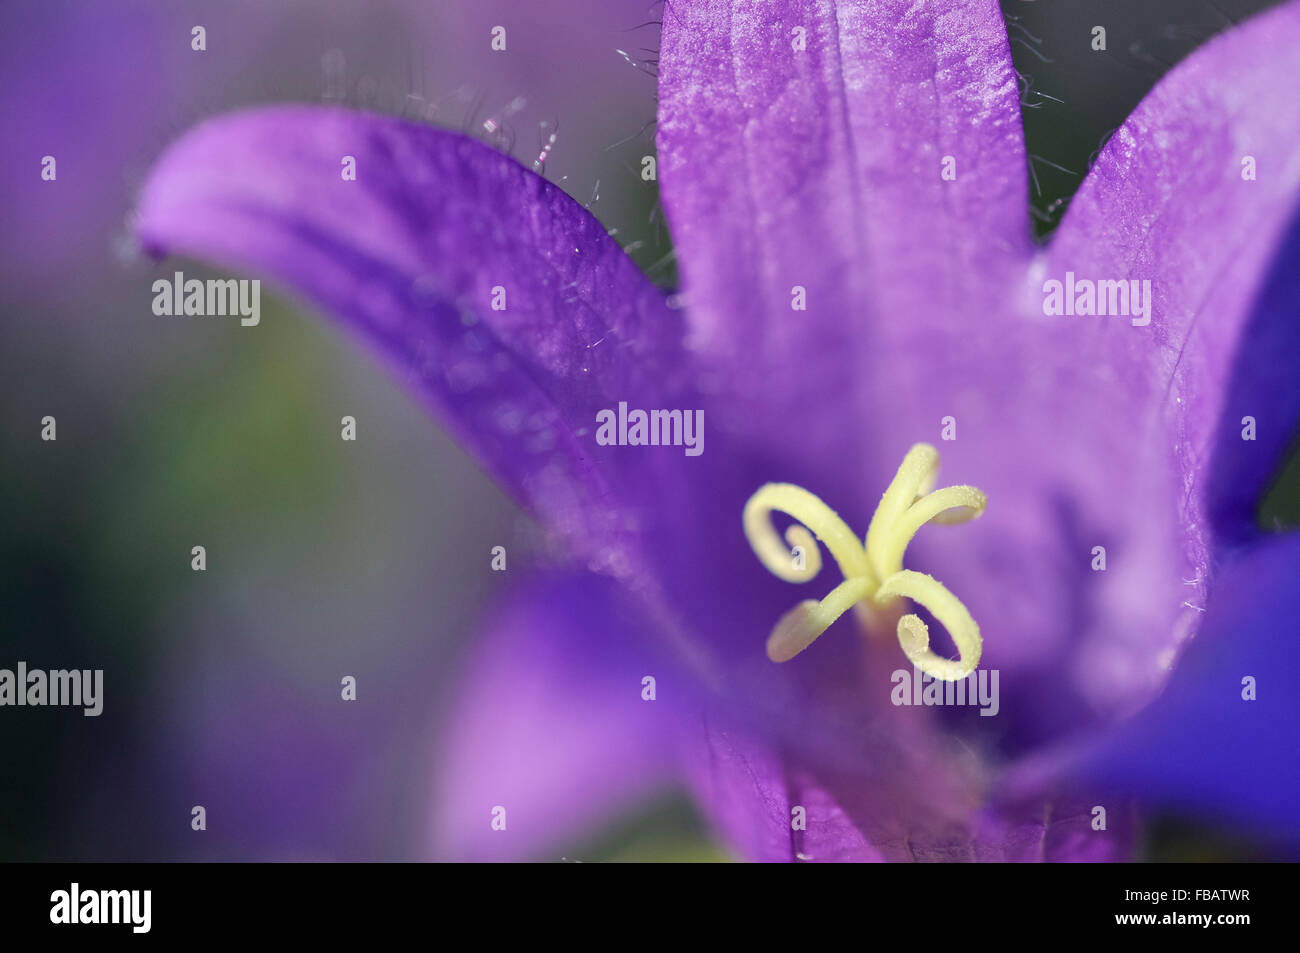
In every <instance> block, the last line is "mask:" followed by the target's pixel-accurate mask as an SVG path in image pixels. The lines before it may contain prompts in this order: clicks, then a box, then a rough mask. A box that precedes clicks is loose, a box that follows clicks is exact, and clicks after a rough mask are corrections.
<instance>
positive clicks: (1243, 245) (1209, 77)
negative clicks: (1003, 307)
mask: <svg viewBox="0 0 1300 953" xmlns="http://www.w3.org/2000/svg"><path fill="white" fill-rule="evenodd" d="M1297 43H1300V5H1297V4H1287V5H1285V6H1283V7H1280V8H1278V9H1276V10H1273V11H1271V12H1269V13H1266V14H1263V15H1261V16H1259V17H1257V18H1255V19H1252V20H1250V21H1248V22H1247V23H1245V24H1244V25H1242V26H1240V27H1237V28H1235V29H1233V30H1231V31H1229V32H1227V33H1225V34H1223V35H1222V36H1220V37H1218V38H1216V39H1214V40H1213V41H1211V42H1210V43H1208V44H1207V45H1206V46H1205V47H1203V48H1201V49H1200V50H1198V51H1197V52H1196V53H1194V54H1193V55H1192V56H1190V57H1189V58H1188V59H1187V60H1185V61H1184V62H1182V63H1180V64H1179V65H1178V66H1177V67H1176V68H1175V69H1174V70H1173V71H1172V72H1170V73H1169V74H1168V75H1167V76H1166V77H1165V78H1164V79H1163V80H1162V81H1161V82H1160V83H1159V84H1157V86H1156V87H1155V89H1154V90H1153V91H1152V92H1151V94H1150V95H1149V96H1147V98H1146V99H1144V100H1143V101H1142V103H1141V104H1140V105H1139V106H1138V107H1137V109H1136V110H1135V111H1134V113H1133V115H1132V116H1131V117H1130V118H1129V120H1128V121H1127V122H1126V123H1125V124H1124V125H1123V126H1122V127H1120V129H1119V130H1118V131H1117V132H1116V133H1115V134H1114V135H1113V136H1112V137H1111V139H1110V142H1109V143H1108V144H1107V146H1106V148H1105V149H1104V150H1103V151H1102V153H1101V155H1100V157H1099V159H1098V161H1097V163H1096V165H1095V166H1094V168H1093V170H1092V172H1091V174H1090V175H1089V176H1088V179H1087V181H1085V182H1084V184H1083V186H1082V188H1080V190H1079V193H1078V195H1077V196H1076V197H1075V199H1074V201H1073V202H1072V203H1071V206H1070V210H1069V213H1068V214H1067V215H1066V217H1065V220H1064V222H1063V223H1062V225H1061V227H1060V229H1059V231H1058V232H1057V234H1056V238H1055V240H1054V243H1053V245H1052V248H1051V252H1050V255H1049V256H1048V258H1047V260H1046V263H1045V265H1046V272H1047V273H1048V275H1047V276H1048V277H1051V276H1058V277H1059V275H1060V274H1062V273H1064V272H1065V271H1066V270H1073V271H1074V272H1076V273H1077V274H1079V275H1080V276H1095V277H1106V278H1115V279H1119V278H1139V279H1142V278H1149V279H1152V284H1153V293H1154V308H1153V312H1152V315H1151V325H1150V327H1149V328H1146V329H1142V333H1138V332H1137V329H1130V328H1128V327H1115V328H1113V329H1111V327H1110V325H1105V327H1106V328H1107V329H1108V330H1107V331H1106V333H1103V332H1102V330H1101V329H1100V328H1098V330H1097V332H1096V334H1097V338H1098V340H1097V341H1095V342H1093V345H1092V347H1091V348H1090V350H1089V353H1090V354H1092V355H1095V359H1096V360H1097V361H1098V362H1101V363H1104V364H1105V365H1106V366H1108V367H1110V368H1112V369H1113V370H1112V373H1113V374H1114V376H1115V378H1116V380H1117V382H1122V386H1123V387H1124V388H1125V390H1126V391H1127V392H1128V393H1129V394H1130V395H1131V397H1132V399H1133V400H1134V401H1141V402H1158V403H1160V404H1162V405H1163V409H1164V417H1165V420H1164V436H1163V438H1162V442H1164V443H1166V444H1167V445H1168V446H1169V447H1171V448H1172V453H1173V457H1174V465H1175V467H1176V469H1177V472H1178V476H1179V484H1180V491H1181V496H1182V498H1183V499H1184V501H1185V502H1184V503H1183V507H1182V513H1181V522H1182V524H1183V525H1184V527H1185V531H1186V542H1185V548H1186V550H1187V554H1188V557H1189V559H1190V560H1191V561H1192V562H1193V563H1194V565H1195V566H1196V567H1197V568H1198V569H1204V568H1205V567H1207V566H1208V564H1209V562H1210V561H1211V555H1210V552H1211V549H1212V546H1213V542H1214V540H1213V534H1214V533H1215V532H1216V531H1218V532H1221V533H1224V534H1226V535H1227V536H1228V537H1229V538H1230V539H1231V538H1236V539H1240V538H1242V537H1243V536H1248V535H1250V534H1251V533H1252V531H1253V529H1254V528H1253V523H1254V512H1255V505H1256V503H1257V502H1258V500H1259V497H1260V496H1261V494H1262V493H1263V491H1264V489H1265V488H1266V486H1267V483H1268V481H1269V480H1270V479H1271V478H1272V477H1273V476H1274V475H1275V474H1276V472H1277V469H1278V467H1279V466H1280V464H1281V462H1282V459H1283V457H1284V454H1285V450H1286V447H1287V443H1288V441H1289V440H1290V439H1291V437H1292V436H1293V434H1294V431H1295V425H1296V420H1297V410H1298V409H1300V392H1297V389H1296V388H1295V387H1294V380H1295V377H1296V374H1297V372H1298V371H1300V332H1298V331H1297V330H1296V322H1295V321H1294V316H1293V310H1294V300H1295V299H1294V291H1289V292H1288V291H1287V290H1286V289H1285V288H1284V287H1283V288H1279V287H1278V286H1277V282H1274V285H1273V287H1271V288H1269V287H1268V285H1267V279H1268V275H1269V270H1270V268H1271V266H1273V264H1274V262H1275V261H1278V257H1277V256H1278V252H1279V251H1283V252H1284V254H1285V261H1284V262H1283V261H1279V266H1280V267H1287V268H1289V267H1293V264H1294V259H1295V249H1296V244H1295V242H1294V241H1293V242H1290V243H1284V239H1285V237H1286V235H1287V233H1288V226H1289V225H1290V223H1291V221H1292V217H1293V215H1294V213H1295V211H1296V209H1297V201H1298V199H1300V166H1297V161H1296V158H1297V154H1300V153H1298V150H1300V102H1297V100H1296V97H1294V96H1279V95H1278V90H1279V89H1285V88H1289V87H1290V86H1291V85H1292V80H1293V76H1292V73H1293V71H1294V56H1293V51H1294V49H1295V48H1296V44H1297ZM1249 166H1253V168H1254V172H1255V176H1256V177H1255V178H1254V179H1253V180H1252V179H1248V178H1246V173H1247V171H1248V167H1249ZM1288 296H1289V297H1288ZM1288 301H1290V302H1291V304H1290V305H1289V308H1290V310H1287V308H1288V304H1287V302H1288ZM1252 317H1254V318H1255V321H1254V322H1253V323H1252V320H1251V319H1252ZM1084 320H1086V319H1084ZM1283 324H1285V325H1287V327H1285V328H1283V327H1281V326H1280V325H1283ZM1247 329H1250V330H1249V331H1248V330H1247ZM1247 415H1249V416H1253V417H1255V418H1256V420H1257V427H1258V432H1259V439H1258V440H1257V441H1255V442H1249V441H1244V440H1242V439H1241V431H1242V422H1241V418H1242V417H1243V416H1247ZM1214 524H1217V526H1215V525H1214Z"/></svg>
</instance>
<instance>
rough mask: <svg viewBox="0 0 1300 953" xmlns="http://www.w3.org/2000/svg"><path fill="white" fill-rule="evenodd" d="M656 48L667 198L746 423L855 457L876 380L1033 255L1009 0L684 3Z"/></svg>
mask: <svg viewBox="0 0 1300 953" xmlns="http://www.w3.org/2000/svg"><path fill="white" fill-rule="evenodd" d="M796 30H802V31H804V34H803V35H804V38H805V40H806V49H805V50H802V51H796V50H795V49H793V48H792V46H794V45H797V43H798V41H799V34H798V33H796V32H795V31H796ZM660 70H661V78H660V87H659V94H660V95H659V100H660V115H659V149H660V156H661V159H660V161H661V169H662V173H663V186H662V187H663V198H664V206H665V210H666V212H667V217H668V221H669V224H670V225H671V226H672V231H673V238H674V241H675V243H676V247H677V251H678V257H679V260H680V267H681V274H682V279H683V285H684V292H685V296H686V300H687V304H688V309H689V312H690V318H691V324H692V334H693V344H694V345H695V346H696V347H697V348H698V349H699V350H700V351H701V352H702V354H703V356H704V358H705V359H706V363H707V364H708V366H709V367H710V368H711V369H712V370H713V371H714V373H715V374H716V380H715V381H714V386H715V387H716V388H717V389H718V390H719V391H721V392H722V393H723V394H724V395H726V396H727V397H729V398H730V399H731V400H732V401H734V403H733V404H732V405H731V406H732V407H733V408H738V413H737V415H736V418H735V419H733V420H732V421H731V424H732V425H733V426H736V427H745V428H746V429H747V431H748V432H751V433H754V434H755V435H756V436H758V437H762V438H766V439H767V440H768V442H769V443H770V444H773V445H777V446H780V447H782V448H783V449H785V450H787V451H794V450H798V449H802V450H804V451H805V452H809V451H816V452H819V453H823V454H825V455H826V456H827V457H831V456H832V455H833V456H834V457H835V458H836V459H839V460H841V461H843V462H844V463H845V464H846V465H847V466H853V465H854V464H855V463H856V460H855V454H854V452H853V451H854V449H860V448H861V445H862V441H864V440H866V439H868V438H869V436H870V434H871V433H873V432H878V429H879V428H878V427H877V426H875V421H873V420H872V419H871V418H872V417H873V416H875V413H874V412H875V411H879V410H882V409H883V407H881V406H880V405H870V404H868V403H867V402H865V401H863V402H860V403H858V402H856V401H854V400H853V396H854V395H858V394H862V393H863V392H862V390H861V389H860V384H861V383H862V382H863V381H864V380H866V379H872V378H875V377H876V376H877V375H881V374H884V375H886V376H887V377H888V378H889V379H894V378H895V377H896V376H897V370H892V371H891V369H890V365H891V362H892V361H893V358H894V357H895V356H896V355H897V353H899V352H901V351H904V350H907V351H910V350H913V349H918V350H924V349H925V348H927V347H929V346H931V345H932V344H933V343H934V342H935V339H936V335H940V336H942V335H943V334H944V333H946V330H947V329H946V326H945V325H946V324H947V319H946V316H945V307H946V306H948V305H951V304H954V303H958V302H961V301H962V300H963V299H964V298H965V296H966V295H967V294H968V292H969V291H970V289H971V287H972V285H975V284H979V285H981V287H982V286H983V285H984V284H985V283H987V284H988V285H993V284H996V283H997V282H998V281H999V279H1000V278H1004V277H1005V276H1006V275H1007V274H1008V271H1009V269H1011V268H1013V267H1014V265H1015V264H1016V263H1017V262H1022V261H1024V260H1025V259H1027V257H1028V255H1029V250H1030V244H1029V229H1028V218H1027V211H1026V204H1025V196H1026V190H1027V185H1026V175H1025V154H1024V147H1023V143H1022V137H1021V126H1020V103H1019V96H1018V93H1017V84H1016V74H1015V71H1014V68H1013V66H1012V62H1011V56H1010V52H1009V47H1008V42H1007V35H1006V30H1005V28H1004V26H1003V21H1002V17H1001V14H1000V12H999V10H998V5H997V3H996V2H994V0H973V2H958V3H948V4H942V5H925V4H915V3H908V2H902V0H898V2H886V3H875V4H868V3H862V2H841V3H837V4H820V3H812V2H763V3H730V2H727V0H694V2H686V3H674V4H672V5H671V8H670V9H668V10H667V11H666V13H665V15H664V31H663V43H662V50H661V53H660ZM946 156H951V157H952V158H953V160H954V162H955V169H956V172H957V177H956V179H955V180H953V181H945V180H944V179H943V178H942V177H941V175H942V172H943V162H944V157H946ZM796 285H798V286H802V287H803V288H805V289H806V292H807V310H806V311H793V310H792V288H793V287H794V286H796ZM918 302H922V303H923V306H922V307H919V308H918V307H917V306H916V305H917V303H918ZM936 302H937V304H936ZM882 390H883V391H884V392H885V393H888V385H887V384H886V385H885V387H883V388H882ZM854 403H858V406H857V407H856V408H853V409H852V410H848V408H849V407H852V406H853V404H854ZM828 404H831V405H837V409H844V410H848V413H849V414H850V415H851V416H850V417H849V419H847V420H846V419H844V418H845V414H844V413H838V414H835V415H831V414H821V413H812V411H813V410H815V409H816V408H819V407H823V406H826V405H828ZM852 415H856V416H852ZM750 422H752V423H750ZM918 436H919V435H918ZM904 449H905V448H904ZM891 452H892V450H891ZM846 458H847V459H846Z"/></svg>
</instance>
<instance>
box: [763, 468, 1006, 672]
mask: <svg viewBox="0 0 1300 953" xmlns="http://www.w3.org/2000/svg"><path fill="white" fill-rule="evenodd" d="M938 469H939V453H938V451H936V450H935V449H934V447H932V446H930V445H929V444H924V443H918V444H916V445H915V446H913V447H912V449H911V450H909V451H908V452H907V455H906V456H905V457H904V458H903V462H902V464H901V465H900V466H899V468H898V472H897V473H896V474H895V476H894V479H893V481H892V482H891V483H890V484H889V487H888V488H887V489H886V490H885V492H884V494H883V495H882V496H881V498H880V504H879V505H878V506H877V507H876V512H875V514H874V515H873V516H872V517H871V523H870V525H869V526H868V528H867V537H866V542H865V544H859V543H858V538H857V536H856V535H855V534H854V533H853V531H852V530H851V529H849V527H848V526H847V525H845V523H844V521H843V520H842V519H840V517H839V515H838V514H837V513H836V512H835V511H834V510H832V509H831V508H830V507H829V506H827V505H826V504H825V503H823V502H822V501H821V500H820V499H819V498H818V497H816V496H814V495H813V494H812V493H809V492H808V491H807V490H805V489H803V488H802V487H799V486H795V485H794V484H792V483H769V484H767V485H766V486H764V487H761V488H760V489H759V490H758V492H757V493H755V494H754V495H753V496H751V497H750V498H749V502H747V503H746V504H745V511H744V515H743V521H744V527H745V536H746V538H747V539H748V540H749V545H750V546H751V548H753V550H754V553H755V554H756V555H757V556H758V558H759V560H760V561H761V562H762V563H763V565H764V566H765V567H767V569H768V571H769V572H771V573H772V574H773V575H775V576H777V577H778V578H781V579H784V580H785V581H786V582H807V581H809V580H810V579H812V578H813V577H814V576H816V575H817V574H818V573H819V572H820V571H821V568H822V560H821V553H820V552H819V551H818V549H817V545H816V543H815V542H814V541H813V537H814V535H815V536H816V538H817V539H818V540H820V541H821V542H823V543H825V544H826V548H827V549H828V550H830V553H831V556H832V557H834V559H835V562H836V564H837V565H838V566H839V569H840V574H841V575H842V576H843V577H844V581H843V582H842V583H840V584H839V585H838V586H836V587H835V588H834V589H832V590H831V592H830V593H829V594H828V595H827V596H826V598H824V599H822V600H821V601H820V602H818V601H817V600H813V599H808V600H805V601H803V602H801V603H799V605H797V606H795V607H794V608H793V609H791V610H790V611H789V612H787V613H786V614H785V615H784V616H782V617H781V620H780V621H779V622H777V624H776V627H775V628H774V629H773V630H772V634H771V635H770V636H768V640H767V655H768V658H770V659H771V660H772V661H774V662H785V661H788V660H789V659H792V658H794V657H795V656H796V655H798V654H799V653H800V652H802V651H803V650H804V649H806V648H807V647H808V646H809V645H811V644H812V643H813V642H814V641H815V640H816V639H817V637H818V636H820V635H821V634H822V633H823V632H825V631H826V630H827V629H828V628H830V626H831V624H832V623H833V622H834V621H835V620H836V619H838V618H839V617H840V616H841V615H843V614H844V613H845V612H847V611H848V610H849V609H851V608H853V607H854V606H855V605H857V604H858V603H860V602H863V601H870V602H871V603H873V604H875V605H877V606H882V607H883V606H885V605H888V604H889V603H890V602H891V601H892V600H893V599H895V598H898V597H899V596H903V597H906V598H908V599H911V600H912V601H913V602H917V603H920V604H921V605H922V606H924V607H925V608H926V609H928V610H929V611H930V612H931V613H932V614H933V615H934V617H935V618H936V619H938V620H939V621H940V622H941V623H943V625H944V627H945V628H947V630H948V633H949V635H951V636H952V640H953V643H954V644H955V645H956V646H957V652H958V654H959V656H960V658H959V659H958V660H957V661H954V660H952V659H945V658H941V657H939V656H938V655H936V654H935V653H934V652H933V651H932V650H931V649H930V632H929V629H928V628H927V627H926V625H925V623H924V622H922V621H921V619H920V617H918V616H916V615H914V614H909V615H904V616H903V617H902V618H901V619H899V621H898V641H899V644H900V645H901V646H902V648H903V652H904V654H905V655H906V656H907V657H908V658H909V659H910V660H911V661H912V663H913V664H914V665H915V666H916V667H917V668H919V669H920V670H921V671H923V672H926V673H928V674H930V675H933V676H934V677H935V678H939V679H943V680H944V681H956V680H958V679H961V678H965V677H966V676H967V675H969V674H970V673H971V672H973V671H974V670H975V666H977V665H978V664H979V660H980V654H981V652H982V650H983V641H982V639H981V637H980V630H979V626H978V625H976V624H975V620H974V619H972V618H971V614H970V612H968V611H967V609H966V606H965V605H963V604H962V602H961V600H960V599H958V598H957V597H956V596H954V595H953V594H952V593H951V592H949V591H948V590H947V589H946V588H945V587H944V586H943V585H942V584H941V583H940V582H938V581H937V580H935V579H934V578H933V577H931V576H927V575H925V574H924V573H919V572H912V571H911V570H907V569H903V554H904V553H905V552H906V550H907V546H908V544H909V543H910V542H911V541H912V537H913V536H915V535H916V533H917V531H918V530H919V529H920V528H921V527H922V526H924V525H925V524H926V523H940V524H948V525H951V524H956V523H964V522H967V521H969V520H972V519H975V518H976V517H978V516H979V515H980V514H981V513H983V512H984V508H985V506H987V504H988V501H987V499H986V498H985V496H984V494H983V493H981V492H980V491H979V490H977V489H975V487H973V486H950V487H945V488H943V489H941V490H935V491H934V492H930V491H931V488H932V487H933V486H934V481H935V475H936V474H937V473H938ZM774 511H778V512H782V513H785V514H786V515H788V516H791V517H793V518H794V519H796V520H798V521H799V522H798V523H797V524H795V525H792V526H791V527H790V528H789V529H787V530H786V532H785V539H786V542H788V543H789V544H790V546H791V547H794V548H797V550H798V553H796V551H795V549H790V550H787V549H786V547H785V546H784V545H783V544H782V542H781V538H780V537H779V536H778V535H777V534H776V530H775V529H774V528H773V526H772V521H771V515H772V513H773V512H774ZM800 524H802V525H800ZM810 531H811V532H810ZM799 555H802V557H803V558H802V560H800V559H799V558H798V557H799Z"/></svg>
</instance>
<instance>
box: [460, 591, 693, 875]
mask: <svg viewBox="0 0 1300 953" xmlns="http://www.w3.org/2000/svg"><path fill="white" fill-rule="evenodd" d="M472 652H473V656H472V659H471V661H470V664H469V667H468V671H467V672H466V674H465V675H464V676H463V678H462V681H461V685H462V692H461V695H460V698H459V700H458V701H457V702H456V703H455V704H454V705H453V706H452V708H451V709H450V710H449V711H448V712H447V718H446V719H445V724H446V725H447V728H446V731H445V735H444V738H443V741H442V745H441V747H440V750H439V752H438V756H437V764H438V778H437V782H436V783H437V787H438V790H439V792H440V793H439V796H438V797H437V798H436V800H435V803H434V828H435V834H434V840H435V844H436V848H437V851H438V854H439V856H442V857H445V858H447V859H453V858H454V859H462V860H501V859H523V858H529V857H539V856H541V853H542V852H543V851H545V850H546V849H547V848H556V849H557V850H558V849H562V848H563V847H565V846H566V845H567V846H569V847H572V846H574V845H575V844H580V843H582V842H585V841H588V840H590V839H592V838H594V837H595V836H596V835H598V834H599V833H600V831H601V827H602V825H603V824H605V823H607V822H608V821H609V820H610V818H611V817H612V816H613V815H614V813H615V812H617V811H618V810H620V809H622V808H626V807H627V806H629V805H631V804H632V803H634V802H635V801H637V800H641V799H645V798H647V797H649V796H651V795H653V794H654V793H655V792H656V791H662V790H663V789H664V788H665V787H666V786H667V785H668V784H669V783H671V781H672V779H673V776H674V772H675V767H674V765H675V762H674V760H673V758H672V755H671V751H672V744H673V741H674V734H673V733H674V731H675V730H676V727H677V724H678V722H677V715H676V712H677V711H678V710H679V705H680V704H681V701H682V696H681V694H680V693H681V691H682V686H681V683H680V681H679V680H677V679H676V678H674V677H673V676H671V675H670V674H669V672H668V669H666V668H665V667H664V665H663V663H662V660H661V659H660V657H659V655H658V653H657V652H656V651H655V649H654V648H653V647H652V645H651V639H650V638H649V636H648V635H647V633H646V630H645V626H644V623H643V622H642V620H641V619H640V618H639V617H638V616H637V615H635V614H632V613H630V612H629V609H628V604H627V602H626V600H625V599H624V598H623V597H622V596H621V595H619V594H618V593H617V591H616V590H615V587H614V584H613V583H611V582H609V581H607V580H604V579H602V578H600V577H595V576H574V577H565V578H561V579H549V580H541V579H535V580H533V581H532V582H530V583H529V584H528V585H526V586H524V587H522V588H521V589H520V590H518V591H516V592H515V593H514V594H513V595H512V596H511V597H510V598H509V600H508V602H507V603H506V604H505V605H503V606H502V607H501V608H500V609H499V610H498V611H497V612H496V613H495V615H494V617H493V618H492V620H491V621H490V622H489V623H488V624H487V626H486V627H485V629H484V631H483V632H481V633H479V635H478V636H477V637H476V638H475V640H474V643H473V648H472ZM646 676H652V677H654V678H655V679H656V698H655V700H653V701H647V700H644V699H643V698H642V692H643V683H642V680H643V679H644V678H645V677H646ZM498 807H502V808H505V818H506V827H505V830H494V829H493V828H492V820H493V810H494V809H495V808H498ZM550 859H552V860H558V859H559V855H558V854H556V856H555V857H552V858H550ZM579 859H581V858H579Z"/></svg>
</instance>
